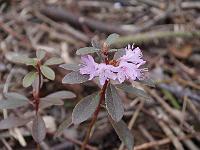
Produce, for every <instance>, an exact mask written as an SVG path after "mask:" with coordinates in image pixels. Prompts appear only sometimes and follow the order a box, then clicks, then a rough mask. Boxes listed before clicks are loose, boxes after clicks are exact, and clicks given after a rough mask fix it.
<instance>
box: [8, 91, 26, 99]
mask: <svg viewBox="0 0 200 150" xmlns="http://www.w3.org/2000/svg"><path fill="white" fill-rule="evenodd" d="M5 97H6V98H7V99H19V100H25V101H28V98H27V97H26V96H24V95H21V94H19V93H15V92H9V93H6V94H5Z"/></svg>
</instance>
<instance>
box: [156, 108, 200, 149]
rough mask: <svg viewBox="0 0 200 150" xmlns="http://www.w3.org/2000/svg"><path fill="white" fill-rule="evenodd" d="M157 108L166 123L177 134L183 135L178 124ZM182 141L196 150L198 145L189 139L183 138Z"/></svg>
mask: <svg viewBox="0 0 200 150" xmlns="http://www.w3.org/2000/svg"><path fill="white" fill-rule="evenodd" d="M157 110H158V112H159V114H160V115H162V116H163V118H165V120H166V121H167V122H168V125H169V126H170V128H171V129H172V130H173V131H174V133H175V134H176V135H177V136H185V133H184V132H183V131H182V130H181V129H180V128H179V126H178V125H177V124H176V123H175V122H172V119H170V118H169V117H168V116H167V114H166V113H165V112H164V111H163V110H162V109H160V108H158V109H157ZM183 142H184V143H185V145H186V146H187V147H188V149H192V150H198V147H197V146H196V145H195V144H194V143H193V142H192V141H191V140H189V139H188V140H184V141H183Z"/></svg>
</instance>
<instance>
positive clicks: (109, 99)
mask: <svg viewBox="0 0 200 150" xmlns="http://www.w3.org/2000/svg"><path fill="white" fill-rule="evenodd" d="M105 103H106V109H107V110H108V113H109V114H110V116H111V117H112V119H113V120H115V121H119V120H121V119H122V117H123V114H124V107H123V103H122V100H121V98H120V96H119V95H118V93H117V90H116V88H115V87H114V86H113V85H112V84H109V85H108V87H107V90H106V94H105Z"/></svg>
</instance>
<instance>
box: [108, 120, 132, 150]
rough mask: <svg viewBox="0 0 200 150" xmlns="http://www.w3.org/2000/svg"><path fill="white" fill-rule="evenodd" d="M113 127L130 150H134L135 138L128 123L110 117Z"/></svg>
mask: <svg viewBox="0 0 200 150" xmlns="http://www.w3.org/2000/svg"><path fill="white" fill-rule="evenodd" d="M109 120H110V122H111V124H112V126H113V128H114V129H115V131H116V133H117V135H118V136H119V138H120V140H121V141H122V142H123V143H124V145H125V146H126V147H127V149H128V150H133V145H134V139H133V135H132V134H131V131H130V130H129V129H128V127H127V125H126V123H125V122H124V121H123V120H120V121H119V122H115V121H114V120H112V119H111V118H110V119H109Z"/></svg>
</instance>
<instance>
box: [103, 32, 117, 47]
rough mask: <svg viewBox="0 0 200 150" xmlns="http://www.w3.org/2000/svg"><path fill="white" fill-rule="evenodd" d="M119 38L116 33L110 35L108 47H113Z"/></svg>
mask: <svg viewBox="0 0 200 150" xmlns="http://www.w3.org/2000/svg"><path fill="white" fill-rule="evenodd" d="M118 38H119V34H116V33H113V34H110V35H109V36H108V37H107V39H106V43H107V44H108V45H111V44H113V43H114V42H115V41H116V40H117V39H118Z"/></svg>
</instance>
